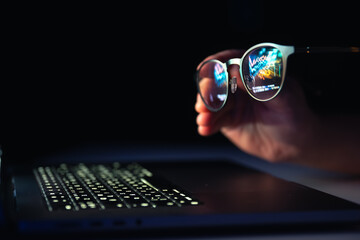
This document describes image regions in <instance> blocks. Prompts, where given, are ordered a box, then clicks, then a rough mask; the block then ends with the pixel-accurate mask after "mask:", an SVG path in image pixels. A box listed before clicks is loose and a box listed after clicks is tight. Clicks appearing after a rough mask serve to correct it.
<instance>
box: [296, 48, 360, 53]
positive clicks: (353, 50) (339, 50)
mask: <svg viewBox="0 0 360 240" xmlns="http://www.w3.org/2000/svg"><path fill="white" fill-rule="evenodd" d="M359 52H360V48H358V47H295V53H359Z"/></svg>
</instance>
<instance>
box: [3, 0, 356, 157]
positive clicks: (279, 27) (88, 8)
mask: <svg viewBox="0 0 360 240" xmlns="http://www.w3.org/2000/svg"><path fill="white" fill-rule="evenodd" d="M316 3H317V2H314V3H313V4H311V2H310V3H307V2H306V1H286V2H285V3H284V2H276V1H275V2H274V1H217V2H213V1H200V2H199V1H198V2H196V3H194V2H190V1H189V2H186V1H185V2H184V1H168V2H166V3H161V4H160V3H154V2H153V1H150V2H146V3H143V2H136V3H131V2H130V3H128V2H121V3H116V4H107V3H105V4H104V3H101V4H100V3H88V2H85V3H82V4H74V3H71V4H60V3H58V4H56V3H51V4H44V3H42V4H38V5H34V3H31V4H29V3H27V4H20V3H17V4H13V5H11V6H4V7H3V12H4V21H3V26H4V27H5V28H4V33H3V34H2V36H3V38H5V40H6V44H4V45H3V46H2V50H3V52H4V53H5V54H4V55H3V62H4V63H3V70H4V72H5V74H4V75H3V77H2V78H1V99H0V100H1V115H0V118H1V129H0V131H1V132H0V133H1V134H0V140H1V145H2V148H3V150H4V152H5V154H8V155H13V156H20V157H21V158H20V159H27V158H29V157H30V156H36V155H39V154H40V155H44V154H49V153H54V152H58V151H61V150H64V149H68V148H73V147H77V146H81V145H83V144H88V143H91V144H93V143H95V144H106V143H115V144H124V143H127V144H131V143H144V144H147V143H154V142H156V143H187V144H193V143H200V144H209V145H214V144H227V140H226V139H224V138H223V137H222V136H221V135H220V134H218V135H215V136H213V137H210V138H202V137H200V136H198V134H197V130H196V129H197V126H196V123H195V118H196V115H197V114H196V113H195V111H194V104H195V97H196V85H195V82H194V79H193V76H194V73H195V69H196V66H197V64H198V63H199V62H200V61H201V60H202V59H204V58H205V57H207V56H208V55H210V54H213V53H215V52H218V51H221V50H225V49H228V48H244V49H246V48H249V47H251V46H252V45H254V44H257V43H261V42H268V41H269V42H275V43H279V44H291V45H298V46H308V45H313V46H314V45H315V46H334V45H335V46H359V42H360V41H359V31H358V29H359V27H358V25H359V20H358V18H357V16H358V12H357V11H356V10H355V9H358V8H357V7H355V6H351V5H348V4H347V3H346V2H344V1H341V2H336V3H334V4H333V3H329V2H327V3H326V5H322V4H321V3H317V4H316ZM331 4H333V5H331ZM352 57H353V56H339V57H333V56H332V57H331V56H330V57H326V58H324V57H320V58H317V59H313V60H309V61H308V62H307V63H306V64H304V62H303V59H302V60H301V61H300V60H298V63H299V64H298V65H296V67H293V68H294V69H295V72H297V73H298V74H299V75H302V76H306V77H307V79H306V80H304V85H305V86H308V87H307V96H308V99H309V102H310V105H311V106H312V107H313V108H314V109H315V111H319V112H321V113H335V114H342V113H353V112H358V109H359V107H357V106H358V104H357V102H358V101H357V91H356V90H355V88H354V86H358V84H359V83H358V82H359V77H358V75H356V74H357V71H358V70H357V68H358V63H359V61H358V59H359V58H357V60H356V59H355V60H349V59H351V58H352ZM299 59H300V58H299ZM292 66H295V64H293V65H292ZM298 66H299V67H298ZM305 69H306V70H305ZM309 76H311V77H309ZM309 83H310V85H309ZM356 84H357V85H356ZM309 86H310V87H309ZM313 86H314V87H313ZM339 87H341V88H339ZM349 92H350V93H349Z"/></svg>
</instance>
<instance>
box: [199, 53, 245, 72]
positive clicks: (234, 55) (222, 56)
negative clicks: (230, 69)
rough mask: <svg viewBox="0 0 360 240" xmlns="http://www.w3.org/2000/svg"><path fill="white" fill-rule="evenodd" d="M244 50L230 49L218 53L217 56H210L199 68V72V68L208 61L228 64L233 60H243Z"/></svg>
mask: <svg viewBox="0 0 360 240" xmlns="http://www.w3.org/2000/svg"><path fill="white" fill-rule="evenodd" d="M244 52H245V51H244V50H241V49H230V50H225V51H221V52H218V53H216V54H213V55H210V56H208V57H207V58H205V59H204V60H203V61H202V62H201V63H200V64H199V65H198V66H197V70H199V67H200V66H201V64H202V63H203V62H206V61H208V60H211V59H217V60H219V61H221V62H226V61H228V60H229V59H231V58H241V57H242V56H243V54H244Z"/></svg>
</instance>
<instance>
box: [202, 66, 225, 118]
mask: <svg viewBox="0 0 360 240" xmlns="http://www.w3.org/2000/svg"><path fill="white" fill-rule="evenodd" d="M197 77H198V78H197V81H198V88H199V93H200V95H201V97H202V99H203V101H204V103H205V105H206V107H207V108H208V109H209V110H211V111H219V110H220V109H221V108H222V107H223V106H224V104H225V102H226V99H227V94H228V79H227V72H226V69H225V66H224V65H223V63H221V62H219V61H217V60H210V61H208V62H205V63H204V64H203V65H202V66H201V67H200V69H199V71H198V76H197Z"/></svg>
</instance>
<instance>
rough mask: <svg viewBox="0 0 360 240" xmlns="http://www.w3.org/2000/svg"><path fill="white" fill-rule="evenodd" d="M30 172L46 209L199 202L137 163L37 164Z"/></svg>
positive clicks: (80, 208)
mask: <svg viewBox="0 0 360 240" xmlns="http://www.w3.org/2000/svg"><path fill="white" fill-rule="evenodd" d="M34 174H35V177H36V179H37V181H38V184H39V186H40V189H41V191H42V195H43V197H44V199H45V202H46V205H47V207H48V209H49V211H58V210H66V211H79V210H90V209H106V208H140V207H141V208H146V207H153V208H155V207H181V206H197V205H200V204H201V203H200V202H199V201H198V200H196V199H194V198H193V197H192V196H190V194H188V193H186V192H185V191H182V190H181V189H179V188H178V187H175V186H174V185H173V184H171V183H169V182H167V181H165V180H164V179H162V178H160V177H158V176H154V174H153V173H152V172H150V171H149V170H147V169H145V168H143V167H142V166H141V165H139V164H137V163H131V164H120V163H113V164H94V165H85V164H82V163H80V164H74V165H68V164H60V165H59V166H45V167H38V168H36V169H34Z"/></svg>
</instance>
